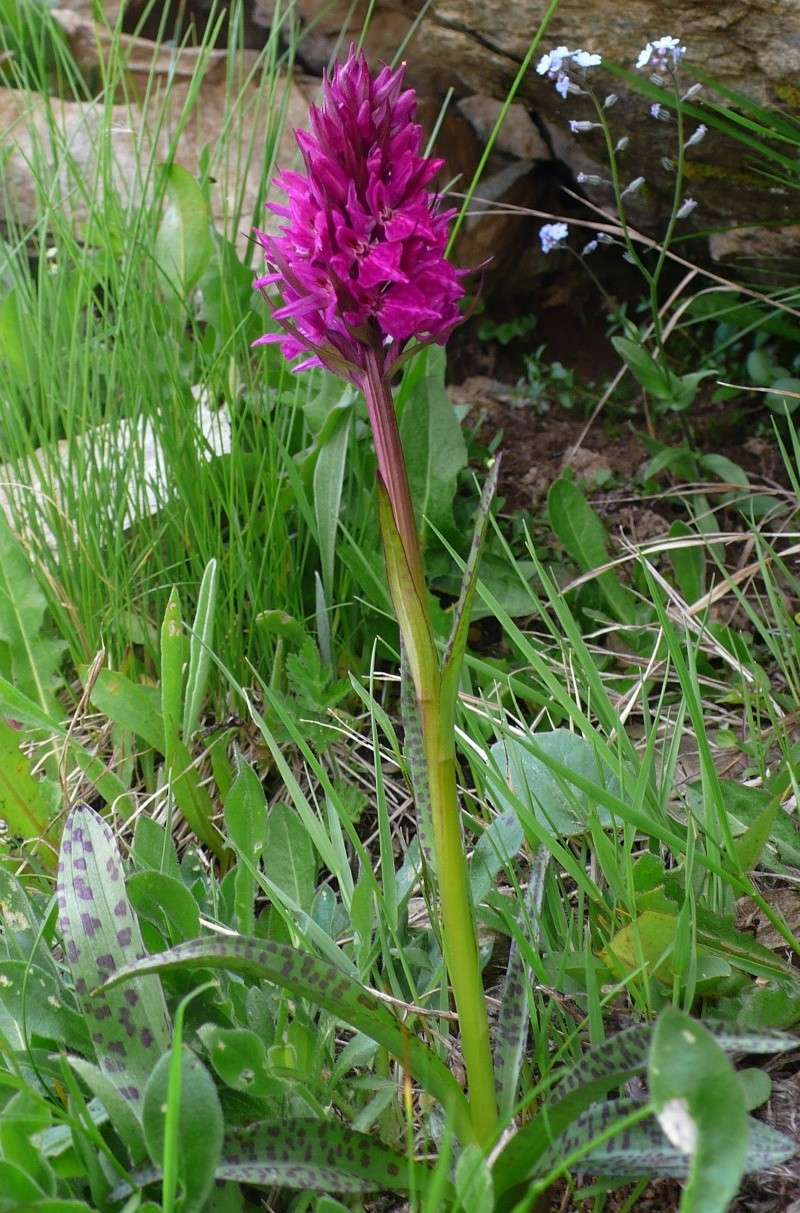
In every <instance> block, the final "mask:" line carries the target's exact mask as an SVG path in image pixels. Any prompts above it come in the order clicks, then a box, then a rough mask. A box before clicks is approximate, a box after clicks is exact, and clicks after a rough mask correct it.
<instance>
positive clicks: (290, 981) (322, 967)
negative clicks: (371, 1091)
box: [104, 936, 472, 1141]
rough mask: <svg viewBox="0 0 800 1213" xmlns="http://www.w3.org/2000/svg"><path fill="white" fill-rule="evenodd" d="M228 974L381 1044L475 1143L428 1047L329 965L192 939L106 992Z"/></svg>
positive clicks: (281, 947) (116, 975) (260, 944)
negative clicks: (290, 997) (169, 977)
mask: <svg viewBox="0 0 800 1213" xmlns="http://www.w3.org/2000/svg"><path fill="white" fill-rule="evenodd" d="M192 968H204V969H227V970H228V971H229V972H234V973H241V974H243V975H245V976H248V977H255V978H260V979H262V980H266V981H271V982H273V983H274V984H275V985H277V986H280V987H281V988H282V989H284V990H287V991H288V992H289V993H291V994H294V995H295V996H297V997H300V998H307V999H308V1000H309V1002H312V1003H314V1004H315V1005H316V1006H318V1007H322V1008H323V1010H325V1011H328V1012H330V1014H331V1015H334V1016H336V1017H337V1018H338V1019H340V1020H342V1022H343V1023H346V1024H349V1025H350V1027H352V1028H355V1029H356V1030H357V1031H359V1032H363V1033H364V1035H365V1036H369V1037H370V1039H371V1040H376V1041H377V1042H378V1043H379V1044H381V1045H383V1046H384V1048H386V1049H387V1050H388V1051H389V1052H390V1053H391V1054H393V1055H394V1056H395V1057H396V1058H397V1059H398V1060H399V1061H400V1062H401V1064H402V1065H404V1066H405V1067H407V1068H408V1070H409V1071H410V1073H411V1074H412V1076H413V1077H414V1079H415V1080H416V1081H417V1082H418V1083H419V1084H420V1085H421V1086H422V1087H424V1088H425V1090H426V1091H428V1092H429V1093H430V1094H431V1095H434V1096H435V1097H436V1098H437V1099H438V1100H439V1101H440V1102H441V1104H442V1105H443V1106H444V1107H445V1108H446V1109H447V1111H448V1113H449V1114H450V1115H451V1116H452V1117H453V1123H454V1125H455V1129H456V1132H457V1133H459V1134H460V1135H461V1136H462V1137H463V1140H465V1141H469V1140H471V1138H472V1130H471V1127H470V1122H469V1110H468V1107H467V1102H466V1099H465V1098H464V1094H463V1092H462V1090H461V1088H460V1087H459V1086H458V1084H457V1082H456V1081H455V1079H454V1078H453V1075H452V1074H451V1073H450V1071H449V1070H448V1069H447V1067H446V1066H445V1065H444V1063H443V1062H442V1061H441V1060H440V1058H439V1057H437V1056H436V1054H435V1053H433V1052H432V1051H431V1050H430V1049H429V1048H427V1046H426V1045H424V1044H423V1043H422V1041H421V1040H419V1039H418V1038H417V1037H416V1035H415V1034H414V1031H413V1029H407V1028H406V1027H405V1025H403V1024H401V1023H400V1022H399V1020H398V1019H397V1018H396V1017H395V1016H394V1014H393V1013H392V1012H391V1011H390V1010H389V1008H388V1007H387V1006H386V1005H385V1004H384V1003H382V1002H380V1000H379V999H378V998H376V997H375V995H374V994H372V993H371V992H370V991H369V990H367V989H366V988H365V987H364V986H362V985H360V984H359V983H358V982H357V981H354V980H353V978H352V977H350V976H349V975H348V974H347V973H345V972H343V971H342V970H341V969H340V968H337V966H336V965H334V964H331V963H330V961H327V960H322V959H321V958H320V957H318V956H313V955H312V954H311V953H309V952H302V951H300V950H299V949H298V948H291V947H288V946H287V945H286V944H280V943H276V942H274V941H272V940H262V939H252V938H250V937H249V936H239V937H237V938H228V937H226V938H210V939H205V938H203V939H193V940H191V941H190V942H189V943H184V944H179V945H178V946H177V947H175V948H170V949H168V950H167V951H166V952H159V953H158V954H157V955H155V956H146V957H142V958H141V959H134V960H132V961H131V962H130V963H129V964H127V965H125V966H122V967H117V968H116V969H115V970H114V971H113V972H109V974H108V980H107V982H106V985H105V986H104V990H106V991H108V990H110V989H111V988H112V987H116V986H117V984H118V983H120V982H123V981H124V982H127V981H130V980H131V979H134V980H136V979H140V978H141V977H142V976H144V975H145V974H150V973H163V972H168V971H170V970H175V969H192Z"/></svg>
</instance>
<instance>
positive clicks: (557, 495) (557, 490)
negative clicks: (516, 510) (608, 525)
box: [547, 479, 638, 624]
mask: <svg viewBox="0 0 800 1213" xmlns="http://www.w3.org/2000/svg"><path fill="white" fill-rule="evenodd" d="M547 510H548V513H549V515H550V525H551V526H552V528H553V530H554V531H555V533H556V535H558V537H559V539H560V540H561V542H562V543H563V545H564V547H565V548H566V549H567V552H568V553H569V555H570V556H571V557H572V559H573V560H574V561H575V563H576V564H577V566H578V568H579V569H581V570H582V571H583V572H584V573H592V572H594V570H595V569H597V568H601V567H602V566H603V565H604V564H607V563H608V559H609V555H608V536H607V535H606V529H605V527H604V526H603V524H602V522H601V521H600V518H599V517H598V515H597V514H596V513H595V512H594V510H593V509H592V507H591V506H590V505H589V502H588V501H587V500H586V498H585V497H584V495H583V493H582V492H581V490H580V489H579V488H578V486H577V484H575V482H574V481H572V480H563V479H562V480H556V482H555V484H554V485H553V486H552V487H551V489H550V492H549V493H548V495H547ZM597 584H598V586H599V588H600V589H601V590H602V593H603V596H604V597H605V600H606V602H607V604H608V607H609V610H610V611H611V613H612V615H614V617H615V618H616V619H618V620H619V621H620V623H627V624H633V623H635V622H636V619H637V614H638V611H637V602H636V599H635V598H634V596H633V594H631V592H630V590H628V589H626V588H625V587H624V586H623V585H622V583H621V582H620V580H619V578H618V577H617V575H616V573H615V572H614V571H613V570H612V569H609V570H608V571H607V572H605V573H600V574H599V576H598V577H597Z"/></svg>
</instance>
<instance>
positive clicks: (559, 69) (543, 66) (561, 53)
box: [536, 46, 602, 100]
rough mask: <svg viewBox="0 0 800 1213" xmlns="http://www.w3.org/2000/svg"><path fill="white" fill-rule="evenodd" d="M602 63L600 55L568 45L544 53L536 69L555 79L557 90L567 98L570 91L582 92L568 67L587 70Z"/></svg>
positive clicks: (541, 73) (541, 74) (542, 74)
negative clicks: (569, 73) (571, 47)
mask: <svg viewBox="0 0 800 1213" xmlns="http://www.w3.org/2000/svg"><path fill="white" fill-rule="evenodd" d="M600 63H602V59H601V57H600V55H593V54H591V52H590V51H584V50H575V51H571V50H569V48H568V47H566V46H557V47H556V48H555V50H552V51H548V52H547V54H546V55H542V57H541V59H540V60H539V62H538V63H537V65H536V71H537V72H538V73H539V75H540V76H547V77H548V79H550V80H555V82H556V92H557V93H558V94H559V96H561V97H563V98H564V100H566V98H567V94H568V93H577V92H580V89H579V88H578V86H577V85H576V84H573V82H572V81H571V80H570V78H569V76H568V74H567V68H569V67H571V66H573V65H574V66H575V67H579V68H582V69H583V70H584V71H585V70H586V69H587V68H590V67H597V66H598V64H600Z"/></svg>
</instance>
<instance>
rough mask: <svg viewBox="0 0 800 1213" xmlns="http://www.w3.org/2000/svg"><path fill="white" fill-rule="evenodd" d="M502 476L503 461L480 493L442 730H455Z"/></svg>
mask: <svg viewBox="0 0 800 1213" xmlns="http://www.w3.org/2000/svg"><path fill="white" fill-rule="evenodd" d="M499 475H500V457H499V456H498V457H497V458H496V459H495V461H494V463H493V464H492V467H491V470H490V471H489V475H488V476H487V477H486V482H485V484H484V486H483V491H482V493H481V499H480V503H479V505H478V511H477V514H476V516H475V529H474V531H473V534H472V546H471V547H470V551H469V556H468V557H467V563H466V566H465V568H464V575H463V578H462V581H461V593H460V595H459V598H458V602H457V603H456V606H455V610H454V612H453V627H452V630H451V632H450V638H449V640H448V642H447V648H446V650H445V653H444V658H443V660H442V692H441V694H442V715H443V721H442V728H443V729H452V728H454V727H455V714H456V703H457V702H458V685H459V680H460V678H461V663H462V661H463V659H464V653H465V651H466V648H467V637H468V636H469V625H470V616H471V613H472V603H473V601H474V599H475V591H476V589H477V587H478V568H479V565H480V559H481V552H482V551H483V543H484V540H485V538H486V528H487V526H488V524H489V514H490V511H491V508H492V502H493V501H494V495H495V493H496V492H497V478H498V476H499Z"/></svg>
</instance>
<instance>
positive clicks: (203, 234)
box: [155, 164, 214, 298]
mask: <svg viewBox="0 0 800 1213" xmlns="http://www.w3.org/2000/svg"><path fill="white" fill-rule="evenodd" d="M164 184H165V193H166V206H165V208H164V212H163V214H162V216H161V223H160V224H159V228H158V232H157V233H156V244H155V254H156V260H157V261H158V265H159V268H160V269H161V270H162V271H163V273H164V275H165V277H166V278H167V279H168V280H169V281H170V282H171V284H172V286H173V287H174V288H175V290H176V291H177V292H178V294H179V295H181V296H182V297H184V298H185V297H186V296H187V295H188V294H189V292H190V291H191V290H193V289H194V287H195V286H196V285H197V282H198V280H199V279H200V277H201V275H202V273H203V271H204V270H205V268H206V266H207V265H208V263H209V261H210V260H211V257H212V255H213V252H214V242H213V239H212V236H211V212H210V210H209V206H208V201H207V199H206V196H205V194H204V193H203V191H202V189H201V188H200V185H199V184H198V182H197V181H196V180H195V179H194V177H193V176H192V175H191V173H189V172H187V171H186V169H185V168H182V167H181V165H179V164H170V165H168V166H167V167H165V168H164Z"/></svg>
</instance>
